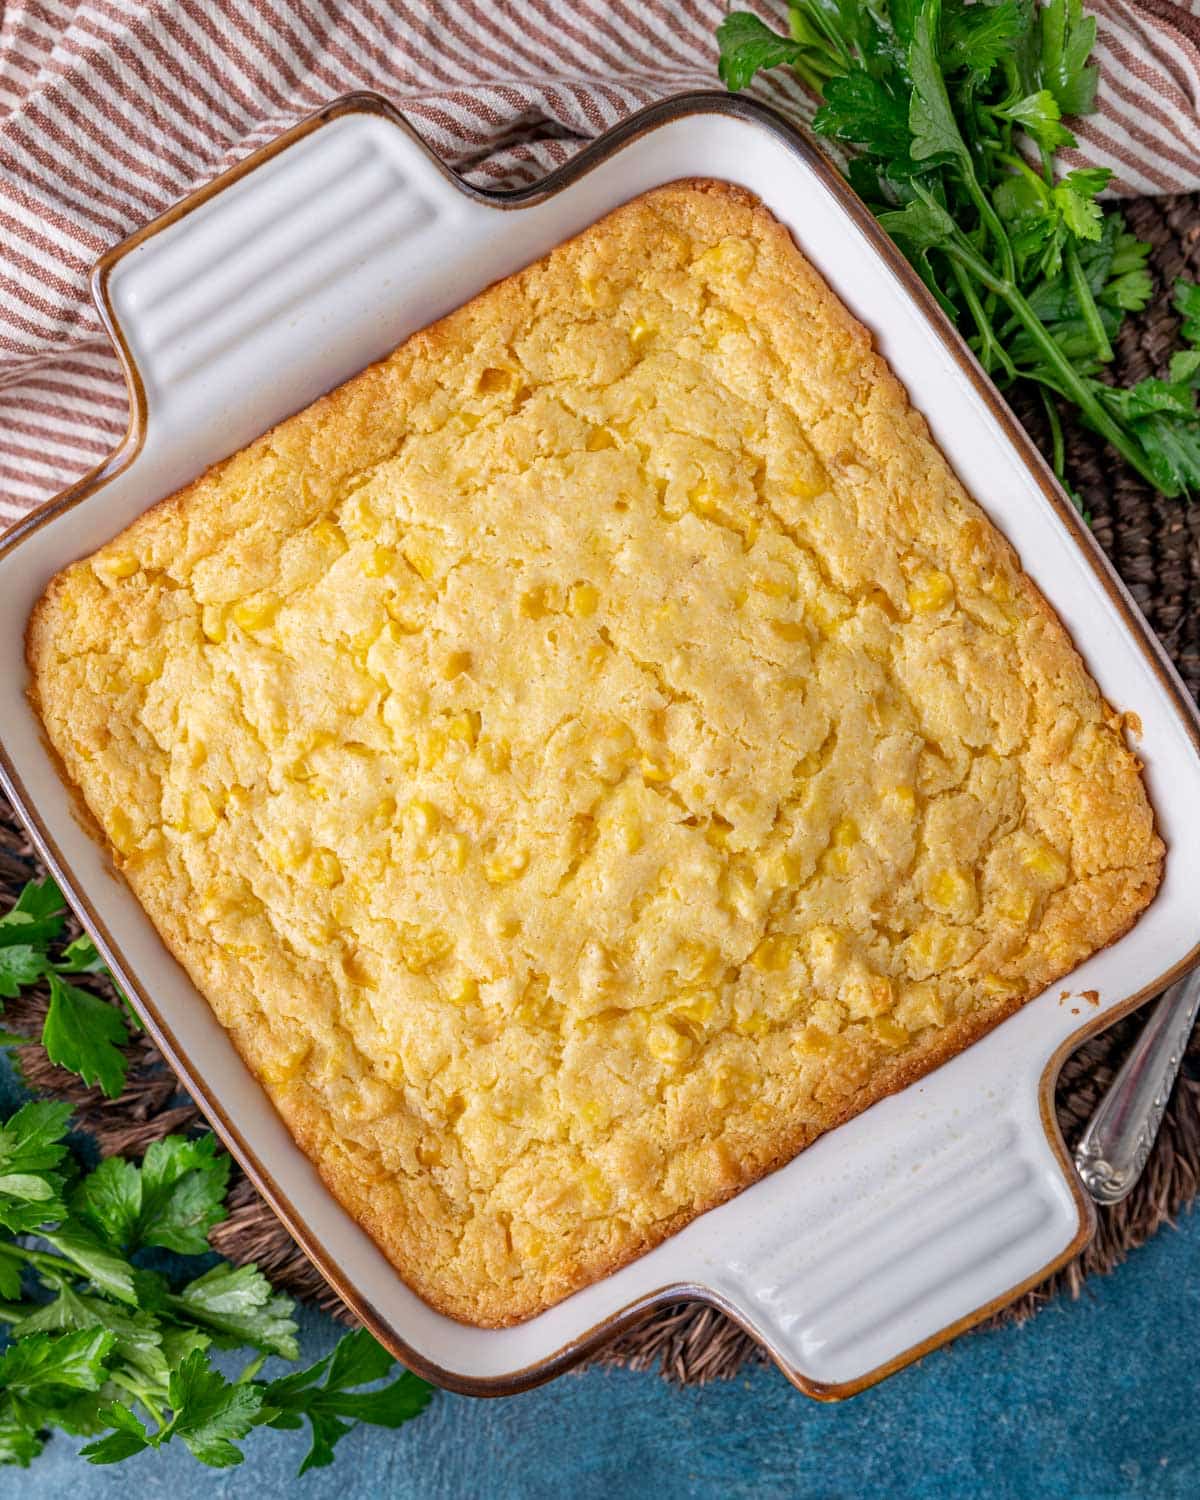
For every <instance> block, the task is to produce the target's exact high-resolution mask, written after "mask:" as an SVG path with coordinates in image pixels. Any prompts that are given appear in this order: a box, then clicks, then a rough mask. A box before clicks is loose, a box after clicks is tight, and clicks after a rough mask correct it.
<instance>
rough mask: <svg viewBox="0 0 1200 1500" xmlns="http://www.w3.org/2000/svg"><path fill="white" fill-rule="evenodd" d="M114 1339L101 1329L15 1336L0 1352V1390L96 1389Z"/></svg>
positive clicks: (32, 1392) (26, 1394)
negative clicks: (24, 1336)
mask: <svg viewBox="0 0 1200 1500" xmlns="http://www.w3.org/2000/svg"><path fill="white" fill-rule="evenodd" d="M115 1342H116V1336H115V1334H112V1333H109V1332H108V1331H107V1330H105V1329H103V1328H87V1329H83V1330H82V1331H81V1332H79V1333H64V1334H61V1335H58V1336H57V1337H56V1336H55V1335H53V1334H49V1333H34V1334H30V1335H29V1336H28V1337H26V1338H21V1339H16V1340H15V1341H14V1342H13V1343H11V1344H9V1346H8V1348H7V1349H5V1351H4V1353H3V1354H0V1390H2V1391H5V1392H6V1393H8V1394H9V1395H10V1396H13V1395H15V1396H17V1397H23V1398H29V1397H32V1396H34V1395H36V1394H38V1393H40V1392H44V1391H45V1390H46V1389H47V1388H50V1389H53V1390H75V1391H98V1390H99V1389H100V1387H101V1386H102V1385H103V1384H104V1379H105V1373H106V1372H105V1368H104V1361H105V1359H106V1358H107V1356H108V1354H109V1351H110V1350H111V1349H112V1346H113V1344H114V1343H115Z"/></svg>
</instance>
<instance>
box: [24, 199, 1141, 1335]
mask: <svg viewBox="0 0 1200 1500" xmlns="http://www.w3.org/2000/svg"><path fill="white" fill-rule="evenodd" d="M27 646H28V656H29V662H30V668H31V672H32V677H33V686H32V697H33V701H34V703H35V705H36V706H37V707H38V709H39V712H40V713H41V714H42V717H43V720H44V722H45V724H46V727H47V731H48V733H49V735H50V738H51V740H52V742H53V744H54V747H55V749H56V751H57V753H58V754H59V755H60V756H61V757H62V761H63V763H64V766H65V768H66V771H67V773H68V775H69V777H70V778H71V780H72V781H73V782H74V783H75V784H76V785H77V786H79V787H80V788H81V789H82V792H83V795H84V797H85V799H86V802H87V805H88V806H89V808H90V809H91V811H92V813H93V814H94V815H95V817H96V818H97V820H98V821H99V823H100V824H101V825H102V826H103V827H104V829H105V831H106V834H107V836H108V838H109V841H110V843H111V845H112V847H113V850H114V855H115V857H116V859H117V860H118V862H119V863H120V864H121V866H122V867H123V869H124V873H125V875H126V878H127V879H128V881H129V883H130V885H131V886H132V887H133V889H134V891H135V892H136V893H137V895H138V896H139V898H140V899H141V900H142V902H143V904H144V905H145V906H146V908H147V910H148V911H149V913H150V915H151V916H152V918H153V919H154V921H155V923H156V925H157V926H158V928H159V930H160V932H161V933H162V935H163V938H164V941H165V942H166V943H167V945H168V946H169V947H170V949H171V951H172V952H173V953H174V954H175V955H176V957H177V958H178V959H179V961H180V962H181V963H182V964H183V965H184V966H185V967H186V968H187V970H188V972H189V973H190V974H191V976H192V977H193V979H194V980H195V982H196V984H197V987H198V988H199V989H200V990H201V991H202V992H203V993H204V994H205V995H206V996H207V997H208V999H209V1001H210V1003H211V1004H212V1006H213V1009H214V1011H215V1012H216V1014H217V1015H218V1017H219V1018H220V1019H221V1021H222V1022H223V1024H224V1025H225V1026H226V1028H227V1029H228V1031H229V1033H230V1035H231V1037H232V1039H233V1041H234V1043H235V1045H236V1046H237V1047H238V1049H239V1051H240V1052H241V1054H242V1056H243V1057H244V1058H245V1060H246V1062H247V1063H248V1065H249V1066H250V1067H251V1068H252V1069H253V1070H254V1072H255V1073H256V1074H257V1075H258V1076H259V1078H260V1079H262V1081H263V1083H264V1085H265V1087H266V1088H267V1090H268V1092H269V1093H270V1096H271V1098H272V1100H273V1101H274V1103H275V1105H276V1107H277V1108H278V1109H279V1111H280V1113H281V1114H282V1116H283V1118H284V1119H285V1120H286V1121H287V1123H288V1125H289V1127H290V1129H291V1130H292V1132H293V1134H294V1135H295V1137H296V1139H297V1141H298V1142H299V1144H300V1145H301V1147H302V1148H303V1149H304V1150H305V1151H306V1152H307V1154H308V1155H309V1156H310V1157H311V1158H312V1160H313V1161H314V1162H315V1163H316V1165H317V1167H318V1169H319V1170H320V1172H321V1174H322V1176H323V1178H324V1179H325V1181H326V1182H327V1184H328V1185H329V1186H330V1188H331V1190H332V1191H333V1192H334V1193H335V1194H336V1195H337V1197H338V1198H339V1199H340V1200H341V1201H342V1202H343V1203H344V1204H345V1205H346V1207H347V1208H348V1209H349V1210H350V1212H351V1213H353V1214H354V1215H355V1217H356V1218H358V1219H359V1221H360V1222H361V1223H362V1224H363V1225H364V1227H365V1228H366V1229H367V1230H368V1231H369V1232H370V1233H371V1234H372V1236H373V1237H374V1238H375V1239H376V1241H377V1242H378V1243H379V1244H380V1246H381V1247H382V1248H383V1250H384V1251H385V1252H386V1253H387V1254H388V1255H389V1257H390V1258H391V1259H392V1261H393V1263H394V1264H395V1265H396V1267H397V1269H398V1270H399V1272H400V1273H401V1275H402V1276H404V1278H405V1279H406V1280H407V1281H408V1282H409V1284H410V1285H411V1286H412V1287H413V1288H414V1290H416V1291H417V1292H418V1293H419V1294H420V1295H421V1296H422V1297H424V1298H425V1299H426V1300H427V1301H429V1302H430V1303H431V1304H432V1305H433V1306H435V1307H437V1308H438V1309H439V1310H441V1311H443V1312H445V1313H447V1314H449V1315H450V1316H453V1317H456V1318H461V1319H464V1320H466V1321H470V1322H475V1323H479V1324H483V1325H486V1326H503V1325H505V1324H509V1323H513V1322H517V1321H519V1320H521V1319H523V1318H526V1317H529V1316H532V1315H533V1314H534V1313H536V1312H538V1311H540V1310H541V1309H543V1308H545V1307H547V1306H549V1305H550V1304H551V1303H553V1302H554V1301H556V1300H558V1299H559V1298H560V1297H562V1296H565V1295H566V1294H568V1293H569V1292H571V1291H573V1290H575V1289H577V1288H578V1287H580V1286H583V1285H585V1284H586V1283H587V1282H589V1281H592V1280H594V1279H596V1278H597V1277H599V1276H601V1275H604V1274H606V1273H607V1272H608V1271H611V1270H613V1269H615V1268H616V1267H618V1266H619V1265H622V1264H624V1263H625V1262H627V1261H629V1260H631V1259H632V1258H634V1257H635V1256H637V1255H640V1254H642V1253H644V1252H645V1251H646V1250H648V1249H650V1248H651V1247H652V1246H653V1245H655V1244H657V1243H659V1242H661V1240H663V1239H664V1238H666V1237H667V1236H668V1235H670V1234H672V1233H674V1232H675V1231H676V1230H678V1229H679V1228H681V1227H682V1226H683V1225H684V1224H685V1223H687V1222H688V1221H689V1220H690V1219H691V1218H693V1217H694V1216H695V1215H696V1214H698V1213H701V1212H703V1211H704V1210H705V1209H707V1208H709V1207H712V1206H713V1205H715V1204H716V1203H719V1202H721V1201H723V1200H724V1199H726V1198H728V1197H730V1196H731V1195H732V1194H734V1193H736V1192H738V1191H740V1190H741V1189H742V1188H743V1187H745V1186H747V1185H748V1184H749V1183H750V1182H753V1181H754V1180H756V1179H757V1178H758V1177H761V1176H762V1175H763V1174H764V1173H766V1172H769V1171H771V1170H773V1169H774V1168H775V1167H777V1166H779V1165H781V1164H782V1163H784V1162H786V1161H787V1160H789V1159H790V1158H791V1157H792V1156H794V1155H795V1154H796V1152H797V1151H799V1150H801V1149H803V1147H804V1146H805V1145H807V1144H808V1143H809V1142H810V1141H811V1140H812V1139H814V1138H815V1137H816V1136H817V1135H818V1134H820V1133H821V1132H822V1131H824V1130H827V1129H830V1128H832V1127H833V1126H835V1125H837V1124H838V1123H840V1122H841V1121H843V1120H845V1119H848V1118H849V1117H850V1116H852V1115H854V1114H856V1113H858V1112H860V1111H861V1110H862V1109H864V1108H866V1107H867V1106H868V1105H869V1104H871V1103H872V1102H874V1101H875V1100H877V1099H879V1098H881V1097H883V1095H885V1094H887V1093H890V1092H893V1091H895V1090H896V1089H899V1088H902V1087H904V1086H905V1085H907V1084H908V1083H910V1082H912V1081H913V1080H914V1079H916V1078H919V1077H920V1076H922V1075H923V1074H924V1073H926V1072H928V1071H929V1069H930V1068H932V1067H935V1066H937V1065H938V1064H939V1063H940V1062H942V1061H943V1060H945V1059H946V1058H948V1057H950V1056H952V1055H953V1054H954V1053H956V1052H958V1051H960V1050H962V1048H963V1047H965V1046H968V1045H969V1044H970V1043H971V1042H972V1041H973V1040H975V1039H976V1038H977V1037H978V1036H980V1035H982V1034H983V1033H984V1032H985V1031H987V1030H989V1029H990V1028H991V1027H992V1026H994V1025H995V1024H997V1022H999V1021H1000V1020H1002V1019H1003V1018H1004V1017H1005V1016H1007V1015H1009V1014H1011V1012H1012V1011H1013V1010H1015V1009H1016V1008H1017V1007H1018V1006H1019V1005H1021V1004H1022V1003H1023V1002H1024V1001H1025V1000H1026V999H1028V998H1029V997H1030V996H1031V995H1033V994H1036V993H1039V992H1040V991H1041V990H1043V989H1044V988H1046V987H1047V986H1048V985H1049V984H1051V983H1052V982H1053V981H1054V980H1055V979H1056V978H1058V977H1060V976H1061V975H1063V974H1065V973H1067V972H1068V971H1069V970H1071V969H1072V968H1074V967H1075V966H1076V965H1077V964H1078V963H1079V962H1081V961H1082V959H1083V958H1085V957H1086V956H1087V955H1088V954H1090V953H1091V952H1093V951H1095V950H1096V949H1097V948H1099V947H1102V946H1104V945H1105V944H1106V943H1109V942H1111V941H1113V940H1114V939H1115V938H1116V937H1118V936H1119V935H1120V934H1121V933H1122V932H1123V931H1125V930H1126V929H1127V928H1128V927H1129V925H1130V924H1131V923H1132V922H1133V921H1134V920H1136V917H1137V915H1138V913H1139V912H1140V911H1141V910H1142V909H1143V908H1144V906H1145V905H1146V904H1147V903H1148V902H1149V900H1150V899H1151V898H1152V896H1153V893H1154V891H1155V889H1156V887H1157V884H1158V880H1159V878H1160V870H1161V862H1162V847H1161V844H1160V842H1159V840H1158V838H1157V836H1156V834H1155V832H1154V826H1153V817H1152V813H1151V810H1150V807H1149V803H1148V801H1147V799H1146V795H1145V791H1144V788H1143V786H1142V783H1141V779H1140V776H1139V769H1138V765H1137V762H1136V760H1135V758H1134V757H1133V756H1132V755H1131V754H1130V752H1129V751H1128V750H1127V749H1126V747H1125V745H1124V742H1123V739H1122V734H1121V724H1120V720H1119V718H1118V716H1116V715H1114V714H1113V713H1112V712H1111V711H1110V710H1109V709H1108V708H1107V707H1106V705H1105V704H1104V703H1103V701H1102V700H1101V698H1100V695H1099V693H1098V691H1097V689H1096V687H1095V684H1094V683H1093V682H1092V681H1091V679H1090V678H1089V676H1088V675H1087V672H1086V669H1085V668H1084V666H1083V663H1082V662H1081V661H1080V659H1079V657H1078V655H1077V653H1076V652H1075V650H1074V648H1073V647H1072V645H1071V643H1070V641H1069V639H1068V638H1067V636H1066V633H1065V631H1064V630H1063V628H1062V626H1061V624H1060V623H1059V622H1058V620H1057V619H1056V617H1055V616H1054V614H1053V613H1052V611H1051V610H1050V609H1049V607H1048V606H1047V604H1046V603H1045V601H1044V600H1043V599H1042V597H1041V595H1040V594H1039V593H1038V591H1037V590H1036V589H1035V588H1034V586H1033V584H1032V583H1031V582H1030V580H1029V579H1028V578H1027V577H1026V576H1025V575H1024V574H1023V573H1022V572H1021V570H1020V567H1019V565H1018V563H1017V560H1016V558H1015V556H1014V555H1013V553H1012V550H1011V548H1009V547H1008V545H1007V543H1006V542H1005V541H1004V540H1003V539H1002V538H1001V537H1000V536H999V535H998V534H997V533H996V531H995V530H994V528H992V527H991V525H990V524H989V523H988V521H987V520H986V519H985V518H984V517H983V516H982V514H981V513H980V512H979V510H978V509H977V507H976V506H974V504H973V503H972V502H971V501H970V500H969V499H968V498H967V497H966V496H965V495H964V494H963V492H962V490H961V488H960V486H959V485H958V483H957V481H956V480H955V478H954V476H953V474H952V473H951V471H950V469H949V468H948V466H947V465H946V463H945V460H944V459H943V458H942V456H941V455H940V453H939V452H938V451H937V449H936V448H935V447H934V445H933V444H932V442H931V440H930V438H929V435H928V431H927V429H926V426H925V423H924V422H923V420H922V419H921V417H920V416H919V415H918V414H917V413H915V412H914V411H912V409H911V408H910V407H909V405H908V401H907V397H906V395H905V393H904V391H903V389H902V388H901V386H900V385H899V384H898V382H897V381H896V380H895V378H894V377H893V376H892V374H891V372H890V371H889V370H888V368H887V366H886V365H885V364H884V363H883V361H882V360H881V359H880V357H879V356H878V355H877V354H876V353H875V352H874V350H873V349H872V347H871V343H870V339H869V336H868V335H867V333H866V331H865V330H864V329H863V328H862V327H861V326H860V325H859V324H858V323H857V322H856V321H855V320H854V319H853V318H852V317H851V315H850V314H849V312H848V311H847V310H846V309H845V308H844V307H843V306H842V304H841V303H840V302H839V301H838V300H837V299H836V298H835V297H834V296H833V295H832V294H831V293H830V292H829V290H828V288H826V287H825V285H824V283H823V282H822V281H821V280H820V278H819V277H818V276H817V275H816V273H815V272H814V271H813V269H812V268H811V267H810V266H809V265H808V264H807V262H806V261H804V259H803V258H802V257H801V256H800V255H799V253H798V252H797V250H796V249H795V246H794V245H793V244H792V241H791V239H790V237H789V236H788V235H787V233H786V231H785V230H784V229H783V228H782V227H781V226H780V225H779V224H777V223H776V222H775V220H773V219H772V218H771V217H770V215H769V214H768V213H767V212H766V211H765V210H764V209H763V208H762V207H761V206H760V205H759V204H758V203H757V202H756V200H754V199H752V198H751V197H750V196H749V195H748V194H746V193H744V192H742V191H741V190H740V189H735V188H730V187H728V186H726V185H723V184H715V183H705V182H701V183H680V184H675V185H673V186H671V187H668V188H663V189H660V190H657V191H656V192H654V193H650V194H647V195H646V196H645V197H643V198H640V199H637V200H635V201H634V202H632V203H630V204H627V205H626V206H625V207H624V208H622V209H619V210H618V211H617V212H616V213H614V214H612V215H610V216H609V217H608V218H607V219H605V220H603V221H602V222H601V223H600V224H597V225H595V226H593V228H592V229H590V230H588V231H587V232H586V233H584V234H583V235H581V236H579V237H578V238H577V239H575V240H573V241H571V242H569V243H568V244H566V245H564V246H562V247H560V248H559V249H558V250H557V251H555V252H554V253H553V254H552V255H551V256H550V257H548V258H547V259H546V260H544V261H542V262H539V263H538V264H537V265H535V266H533V267H530V268H529V269H528V270H527V271H525V272H523V273H521V274H520V275H519V276H516V277H512V278H510V279H509V280H508V281H505V282H502V283H500V284H498V285H497V286H495V287H493V288H491V289H490V290H489V291H487V292H485V293H484V294H482V296H480V297H479V298H476V299H475V300H474V301H472V302H471V303H468V304H467V305H466V306H465V307H463V308H462V309H460V310H459V311H458V312H456V313H454V314H452V315H451V316H450V317H448V318H446V319H443V320H442V321H441V322H440V323H437V324H435V325H433V326H432V327H430V328H428V329H426V330H424V331H423V332H421V333H419V334H417V335H415V336H414V337H413V338H412V339H410V340H409V341H408V342H407V343H406V344H405V345H403V346H402V347H401V348H400V349H399V350H397V351H396V352H395V353H394V354H393V355H392V356H390V357H389V358H388V359H387V360H384V361H383V362H381V363H380V364H378V365H375V366H372V367H371V368H370V369H369V370H366V371H364V372H363V373H362V374H361V375H360V376H358V377H356V378H355V379H354V380H352V381H350V382H348V384H347V385H345V386H343V387H341V388H340V389H339V390H337V391H335V392H333V393H331V394H330V395H329V396H326V397H324V398H323V399H322V400H321V401H318V402H316V403H314V405H313V406H311V407H309V408H307V409H306V410H305V411H303V412H301V413H299V414H298V415H297V416H295V417H293V418H291V419H290V420H289V421H287V422H284V423H282V424H281V425H280V426H279V427H277V428H275V429H274V430H273V431H272V432H271V433H268V434H267V435H266V436H265V437H264V438H262V439H260V440H259V441H258V442H257V443H254V444H252V445H251V446H250V447H249V448H247V449H246V450H244V451H243V452H242V453H240V454H237V455H235V456H234V457H233V458H231V459H229V460H227V461H226V462H225V463H223V464H219V465H217V466H216V467H215V468H213V469H211V470H209V472H208V473H206V474H205V475H203V476H202V477H201V478H200V479H199V480H197V481H196V482H195V483H194V484H192V485H189V486H188V487H187V488H186V489H184V490H181V491H180V492H179V493H178V494H176V495H173V496H171V497H169V498H168V499H167V500H164V501H163V502H161V503H160V504H159V505H157V506H156V507H154V509H153V510H151V511H149V512H148V513H147V514H146V515H145V516H143V517H142V518H141V519H140V520H139V521H137V522H136V523H135V524H134V525H133V526H131V527H130V528H128V529H127V530H126V531H125V532H124V533H122V535H121V536H120V537H118V538H116V539H115V540H114V542H113V543H111V544H110V545H109V546H107V547H105V548H103V549H101V551H100V552H99V553H97V554H96V555H95V556H94V557H93V558H90V559H87V560H86V561H84V562H82V563H78V564H75V565H74V566H73V567H72V568H70V569H68V570H67V571H66V572H65V573H63V574H61V575H60V576H59V577H58V578H56V579H55V580H54V581H53V583H52V584H51V585H50V587H49V589H48V590H47V591H46V594H45V596H44V597H43V599H42V600H41V601H40V602H39V604H38V606H37V608H36V609H35V611H34V614H33V616H32V618H31V621H30V627H29V633H28V642H27Z"/></svg>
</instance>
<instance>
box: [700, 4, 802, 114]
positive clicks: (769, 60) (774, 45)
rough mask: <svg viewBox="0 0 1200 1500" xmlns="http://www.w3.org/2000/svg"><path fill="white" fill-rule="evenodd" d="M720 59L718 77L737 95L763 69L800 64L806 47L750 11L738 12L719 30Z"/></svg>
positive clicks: (726, 18) (730, 16)
mask: <svg viewBox="0 0 1200 1500" xmlns="http://www.w3.org/2000/svg"><path fill="white" fill-rule="evenodd" d="M717 42H718V45H719V47H720V60H719V62H718V63H717V75H718V77H719V78H720V80H721V82H722V83H723V84H724V85H725V87H726V88H727V89H732V90H733V91H734V92H735V93H736V92H737V91H738V90H739V89H744V88H745V87H746V85H747V84H748V83H749V82H750V80H751V79H752V78H753V77H754V75H755V74H756V73H757V72H759V71H760V70H761V69H762V68H774V67H778V65H779V64H780V63H798V62H801V61H802V60H803V58H804V48H803V47H802V46H801V45H800V43H799V42H795V41H793V40H792V39H791V37H786V36H780V35H779V33H778V32H775V31H772V30H771V28H770V27H769V26H768V25H767V24H766V23H765V22H764V21H761V20H760V19H759V18H758V16H755V15H751V13H750V12H749V11H745V10H735V11H731V12H730V13H729V15H727V16H726V17H725V19H724V20H723V21H722V22H721V24H720V26H718V27H717Z"/></svg>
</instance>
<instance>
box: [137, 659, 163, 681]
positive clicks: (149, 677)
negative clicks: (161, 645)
mask: <svg viewBox="0 0 1200 1500" xmlns="http://www.w3.org/2000/svg"><path fill="white" fill-rule="evenodd" d="M161 673H162V658H161V657H156V656H154V655H146V656H143V657H141V658H140V659H139V660H135V661H131V662H130V663H129V675H130V677H132V678H133V680H134V682H137V683H141V685H142V686H143V687H145V686H146V684H147V683H151V682H153V681H154V680H155V679H156V678H157V677H159V676H160V675H161Z"/></svg>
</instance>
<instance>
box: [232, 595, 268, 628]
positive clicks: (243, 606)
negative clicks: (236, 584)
mask: <svg viewBox="0 0 1200 1500" xmlns="http://www.w3.org/2000/svg"><path fill="white" fill-rule="evenodd" d="M278 610H279V601H278V599H272V598H271V597H270V596H269V595H266V594H262V595H260V596H259V597H258V598H257V599H241V600H239V601H238V603H237V604H235V605H234V606H233V623H234V624H235V625H236V626H237V627H238V628H239V629H240V630H245V631H247V632H249V631H253V630H264V629H265V628H266V627H267V626H268V625H269V624H270V623H271V621H272V620H274V618H275V615H276V613H277V612H278Z"/></svg>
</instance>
